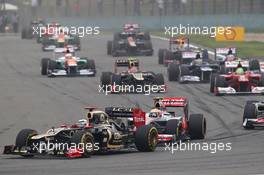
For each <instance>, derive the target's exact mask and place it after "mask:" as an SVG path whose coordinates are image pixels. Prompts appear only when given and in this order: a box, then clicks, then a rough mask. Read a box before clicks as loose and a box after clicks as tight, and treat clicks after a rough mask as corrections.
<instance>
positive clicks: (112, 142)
mask: <svg viewBox="0 0 264 175" xmlns="http://www.w3.org/2000/svg"><path fill="white" fill-rule="evenodd" d="M169 108H170V109H169ZM86 109H87V110H88V112H87V115H86V117H87V118H86V119H81V120H79V121H78V122H77V123H75V124H73V125H69V126H67V125H65V124H63V125H61V126H60V127H57V128H55V127H52V128H50V129H49V130H48V131H47V132H45V133H43V134H38V132H37V131H36V130H34V129H22V130H21V131H20V132H19V133H18V134H17V137H16V141H15V144H14V145H6V146H5V147H4V154H15V155H21V156H23V157H33V156H35V155H42V156H43V155H55V156H56V155H63V156H66V157H69V158H77V157H89V156H91V155H92V154H93V153H96V152H107V151H118V150H123V149H134V148H136V149H137V150H138V151H141V152H152V151H155V149H156V147H157V146H158V144H159V143H163V142H174V141H179V140H181V141H187V140H190V139H204V138H205V134H206V119H205V118H204V117H203V115H202V114H190V115H189V110H188V101H187V99H186V98H181V97H173V98H155V99H154V108H153V109H152V110H151V111H150V112H149V113H145V112H143V111H142V110H141V109H140V108H124V107H106V108H105V111H102V110H99V109H97V108H95V107H87V108H86ZM117 118H123V119H127V120H128V121H130V122H129V124H127V125H125V126H122V125H120V123H119V122H118V121H117V120H116V119H117ZM129 119H130V120H129ZM50 144H53V146H52V147H49V146H47V145H50ZM54 145H56V146H54ZM76 145H77V146H76ZM87 145H88V146H87Z"/></svg>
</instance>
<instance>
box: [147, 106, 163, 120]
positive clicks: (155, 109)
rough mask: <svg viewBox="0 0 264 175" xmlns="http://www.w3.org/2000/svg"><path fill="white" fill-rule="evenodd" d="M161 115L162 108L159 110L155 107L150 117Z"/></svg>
mask: <svg viewBox="0 0 264 175" xmlns="http://www.w3.org/2000/svg"><path fill="white" fill-rule="evenodd" d="M160 115H161V110H159V109H158V108H153V109H152V110H151V111H150V113H149V117H153V118H157V117H159V116H160Z"/></svg>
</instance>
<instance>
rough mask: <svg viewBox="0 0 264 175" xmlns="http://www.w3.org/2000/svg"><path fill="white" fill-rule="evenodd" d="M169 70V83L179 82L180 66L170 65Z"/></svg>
mask: <svg viewBox="0 0 264 175" xmlns="http://www.w3.org/2000/svg"><path fill="white" fill-rule="evenodd" d="M167 70H168V79H169V81H177V80H178V78H179V72H180V70H179V65H178V64H176V63H170V64H169V66H168V69H167Z"/></svg>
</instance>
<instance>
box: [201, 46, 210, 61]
mask: <svg viewBox="0 0 264 175" xmlns="http://www.w3.org/2000/svg"><path fill="white" fill-rule="evenodd" d="M202 59H203V60H204V61H206V60H209V54H208V50H207V49H204V50H203V51H202Z"/></svg>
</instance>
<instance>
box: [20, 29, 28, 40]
mask: <svg viewBox="0 0 264 175" xmlns="http://www.w3.org/2000/svg"><path fill="white" fill-rule="evenodd" d="M21 38H22V39H26V38H27V30H26V29H22V32H21Z"/></svg>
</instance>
